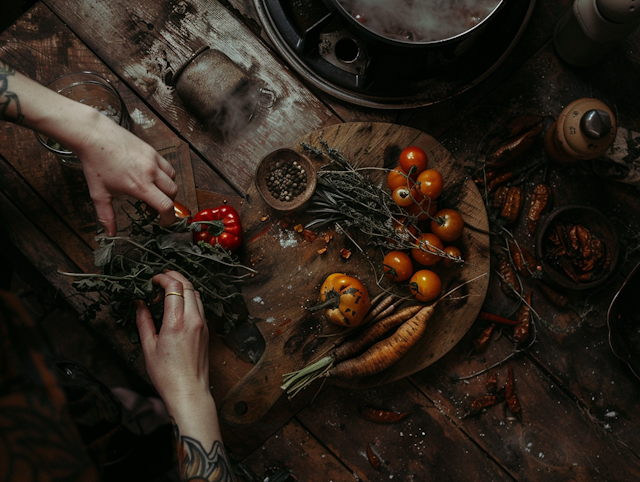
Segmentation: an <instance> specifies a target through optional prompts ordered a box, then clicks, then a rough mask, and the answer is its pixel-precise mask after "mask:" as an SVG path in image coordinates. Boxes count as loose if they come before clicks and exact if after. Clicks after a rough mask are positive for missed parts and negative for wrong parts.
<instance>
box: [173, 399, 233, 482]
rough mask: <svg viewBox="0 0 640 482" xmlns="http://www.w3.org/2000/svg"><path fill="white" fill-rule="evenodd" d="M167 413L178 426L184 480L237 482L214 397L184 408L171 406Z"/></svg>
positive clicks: (176, 431)
mask: <svg viewBox="0 0 640 482" xmlns="http://www.w3.org/2000/svg"><path fill="white" fill-rule="evenodd" d="M167 410H168V411H169V414H170V415H171V421H172V423H173V427H174V434H175V437H176V447H177V450H178V467H179V470H180V476H181V480H191V479H197V480H206V481H208V482H233V481H234V480H235V477H234V475H233V470H232V468H231V464H230V463H229V460H228V458H227V456H226V453H225V450H224V446H223V444H222V437H221V435H220V427H219V425H218V416H217V414H216V405H215V402H214V401H213V398H212V397H211V396H210V395H208V396H206V397H202V400H193V399H192V400H190V401H188V403H185V404H182V407H174V406H171V405H167Z"/></svg>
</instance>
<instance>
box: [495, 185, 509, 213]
mask: <svg viewBox="0 0 640 482" xmlns="http://www.w3.org/2000/svg"><path fill="white" fill-rule="evenodd" d="M508 193H509V188H508V187H507V186H500V187H499V188H498V189H497V190H496V192H495V193H494V195H493V201H492V202H491V206H492V207H493V208H494V209H500V210H502V207H503V206H504V203H506V202H507V194H508Z"/></svg>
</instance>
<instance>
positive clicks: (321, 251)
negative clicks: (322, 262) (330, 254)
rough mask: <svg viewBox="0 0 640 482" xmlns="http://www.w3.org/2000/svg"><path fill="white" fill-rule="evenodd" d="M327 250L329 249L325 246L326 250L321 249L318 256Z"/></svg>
mask: <svg viewBox="0 0 640 482" xmlns="http://www.w3.org/2000/svg"><path fill="white" fill-rule="evenodd" d="M326 250H327V247H326V246H325V247H324V248H320V249H319V250H318V254H324V252H325V251H326Z"/></svg>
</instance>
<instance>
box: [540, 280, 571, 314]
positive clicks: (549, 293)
mask: <svg viewBox="0 0 640 482" xmlns="http://www.w3.org/2000/svg"><path fill="white" fill-rule="evenodd" d="M536 286H538V288H539V289H540V291H542V294H543V295H545V296H546V298H547V299H548V300H549V301H550V302H551V304H552V305H554V306H557V307H558V308H564V307H565V306H567V303H569V298H567V297H566V296H565V295H563V294H560V293H558V292H557V291H556V290H554V289H553V288H551V286H549V285H548V284H546V283H544V282H542V281H540V280H536Z"/></svg>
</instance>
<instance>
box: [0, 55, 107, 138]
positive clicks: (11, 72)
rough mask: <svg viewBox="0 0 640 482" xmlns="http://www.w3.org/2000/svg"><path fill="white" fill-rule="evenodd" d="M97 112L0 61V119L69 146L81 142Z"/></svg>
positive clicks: (94, 121)
mask: <svg viewBox="0 0 640 482" xmlns="http://www.w3.org/2000/svg"><path fill="white" fill-rule="evenodd" d="M100 115H101V114H100V113H99V112H98V111H96V110H95V109H93V108H91V107H89V106H87V105H83V104H81V103H79V102H75V101H73V100H70V99H67V98H66V97H64V96H62V95H59V94H58V93H57V92H54V91H52V90H50V89H48V88H46V87H44V86H42V85H40V84H39V83H37V82H35V81H33V80H31V79H29V78H28V77H26V76H24V75H22V74H21V73H20V72H17V71H15V69H13V68H11V66H8V65H6V64H4V63H2V62H0V120H5V121H8V122H13V123H15V124H18V125H21V126H24V127H27V128H29V129H32V130H34V131H36V132H40V133H42V134H44V135H46V136H49V137H51V138H53V139H55V140H56V141H58V142H60V143H61V144H64V145H65V146H67V147H69V148H72V147H73V146H76V145H81V144H82V142H83V141H84V138H85V137H86V136H87V134H88V126H91V125H93V124H95V123H96V122H99V121H101V120H102V119H101V118H100Z"/></svg>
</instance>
